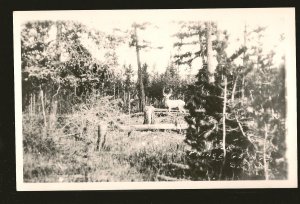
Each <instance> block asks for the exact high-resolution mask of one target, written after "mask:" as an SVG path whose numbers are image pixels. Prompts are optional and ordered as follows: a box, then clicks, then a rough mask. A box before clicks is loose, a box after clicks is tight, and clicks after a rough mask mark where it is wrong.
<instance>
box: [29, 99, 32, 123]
mask: <svg viewBox="0 0 300 204" xmlns="http://www.w3.org/2000/svg"><path fill="white" fill-rule="evenodd" d="M32 101H33V100H32V94H30V105H29V116H30V118H31V117H32V109H33V107H32V105H33V104H32Z"/></svg>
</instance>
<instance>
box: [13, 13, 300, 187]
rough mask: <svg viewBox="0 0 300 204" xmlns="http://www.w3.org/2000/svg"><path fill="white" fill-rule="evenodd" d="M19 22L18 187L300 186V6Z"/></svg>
mask: <svg viewBox="0 0 300 204" xmlns="http://www.w3.org/2000/svg"><path fill="white" fill-rule="evenodd" d="M13 21H14V25H13V32H14V33H13V34H14V74H15V75H14V79H15V80H14V84H15V132H16V137H15V139H16V181H17V190H18V191H32V190H38V191H39V190H41V191H43V190H51V191H52V190H138V189H216V188H217V189H228V188H296V187H297V186H298V183H297V179H298V177H297V116H296V114H297V109H296V101H297V100H296V51H295V50H296V40H295V9H294V8H235V9H229V8H228V9H195V8H194V9H148V10H138V9H137V10H65V11H64V10H61V11H55V10H48V11H15V12H14V13H13Z"/></svg>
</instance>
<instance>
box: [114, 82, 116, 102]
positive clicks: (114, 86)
mask: <svg viewBox="0 0 300 204" xmlns="http://www.w3.org/2000/svg"><path fill="white" fill-rule="evenodd" d="M114 99H116V85H115V84H114Z"/></svg>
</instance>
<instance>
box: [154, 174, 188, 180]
mask: <svg viewBox="0 0 300 204" xmlns="http://www.w3.org/2000/svg"><path fill="white" fill-rule="evenodd" d="M156 178H157V179H158V180H160V181H185V180H184V179H178V178H174V177H170V176H165V175H157V176H156Z"/></svg>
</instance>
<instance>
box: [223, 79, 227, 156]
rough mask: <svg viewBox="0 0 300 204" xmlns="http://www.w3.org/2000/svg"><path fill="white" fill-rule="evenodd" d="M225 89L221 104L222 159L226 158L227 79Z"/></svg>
mask: <svg viewBox="0 0 300 204" xmlns="http://www.w3.org/2000/svg"><path fill="white" fill-rule="evenodd" d="M224 81H225V82H224V83H225V88H224V103H223V154H224V159H225V156H226V123H225V122H226V105H227V77H226V76H225V79H224Z"/></svg>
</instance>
